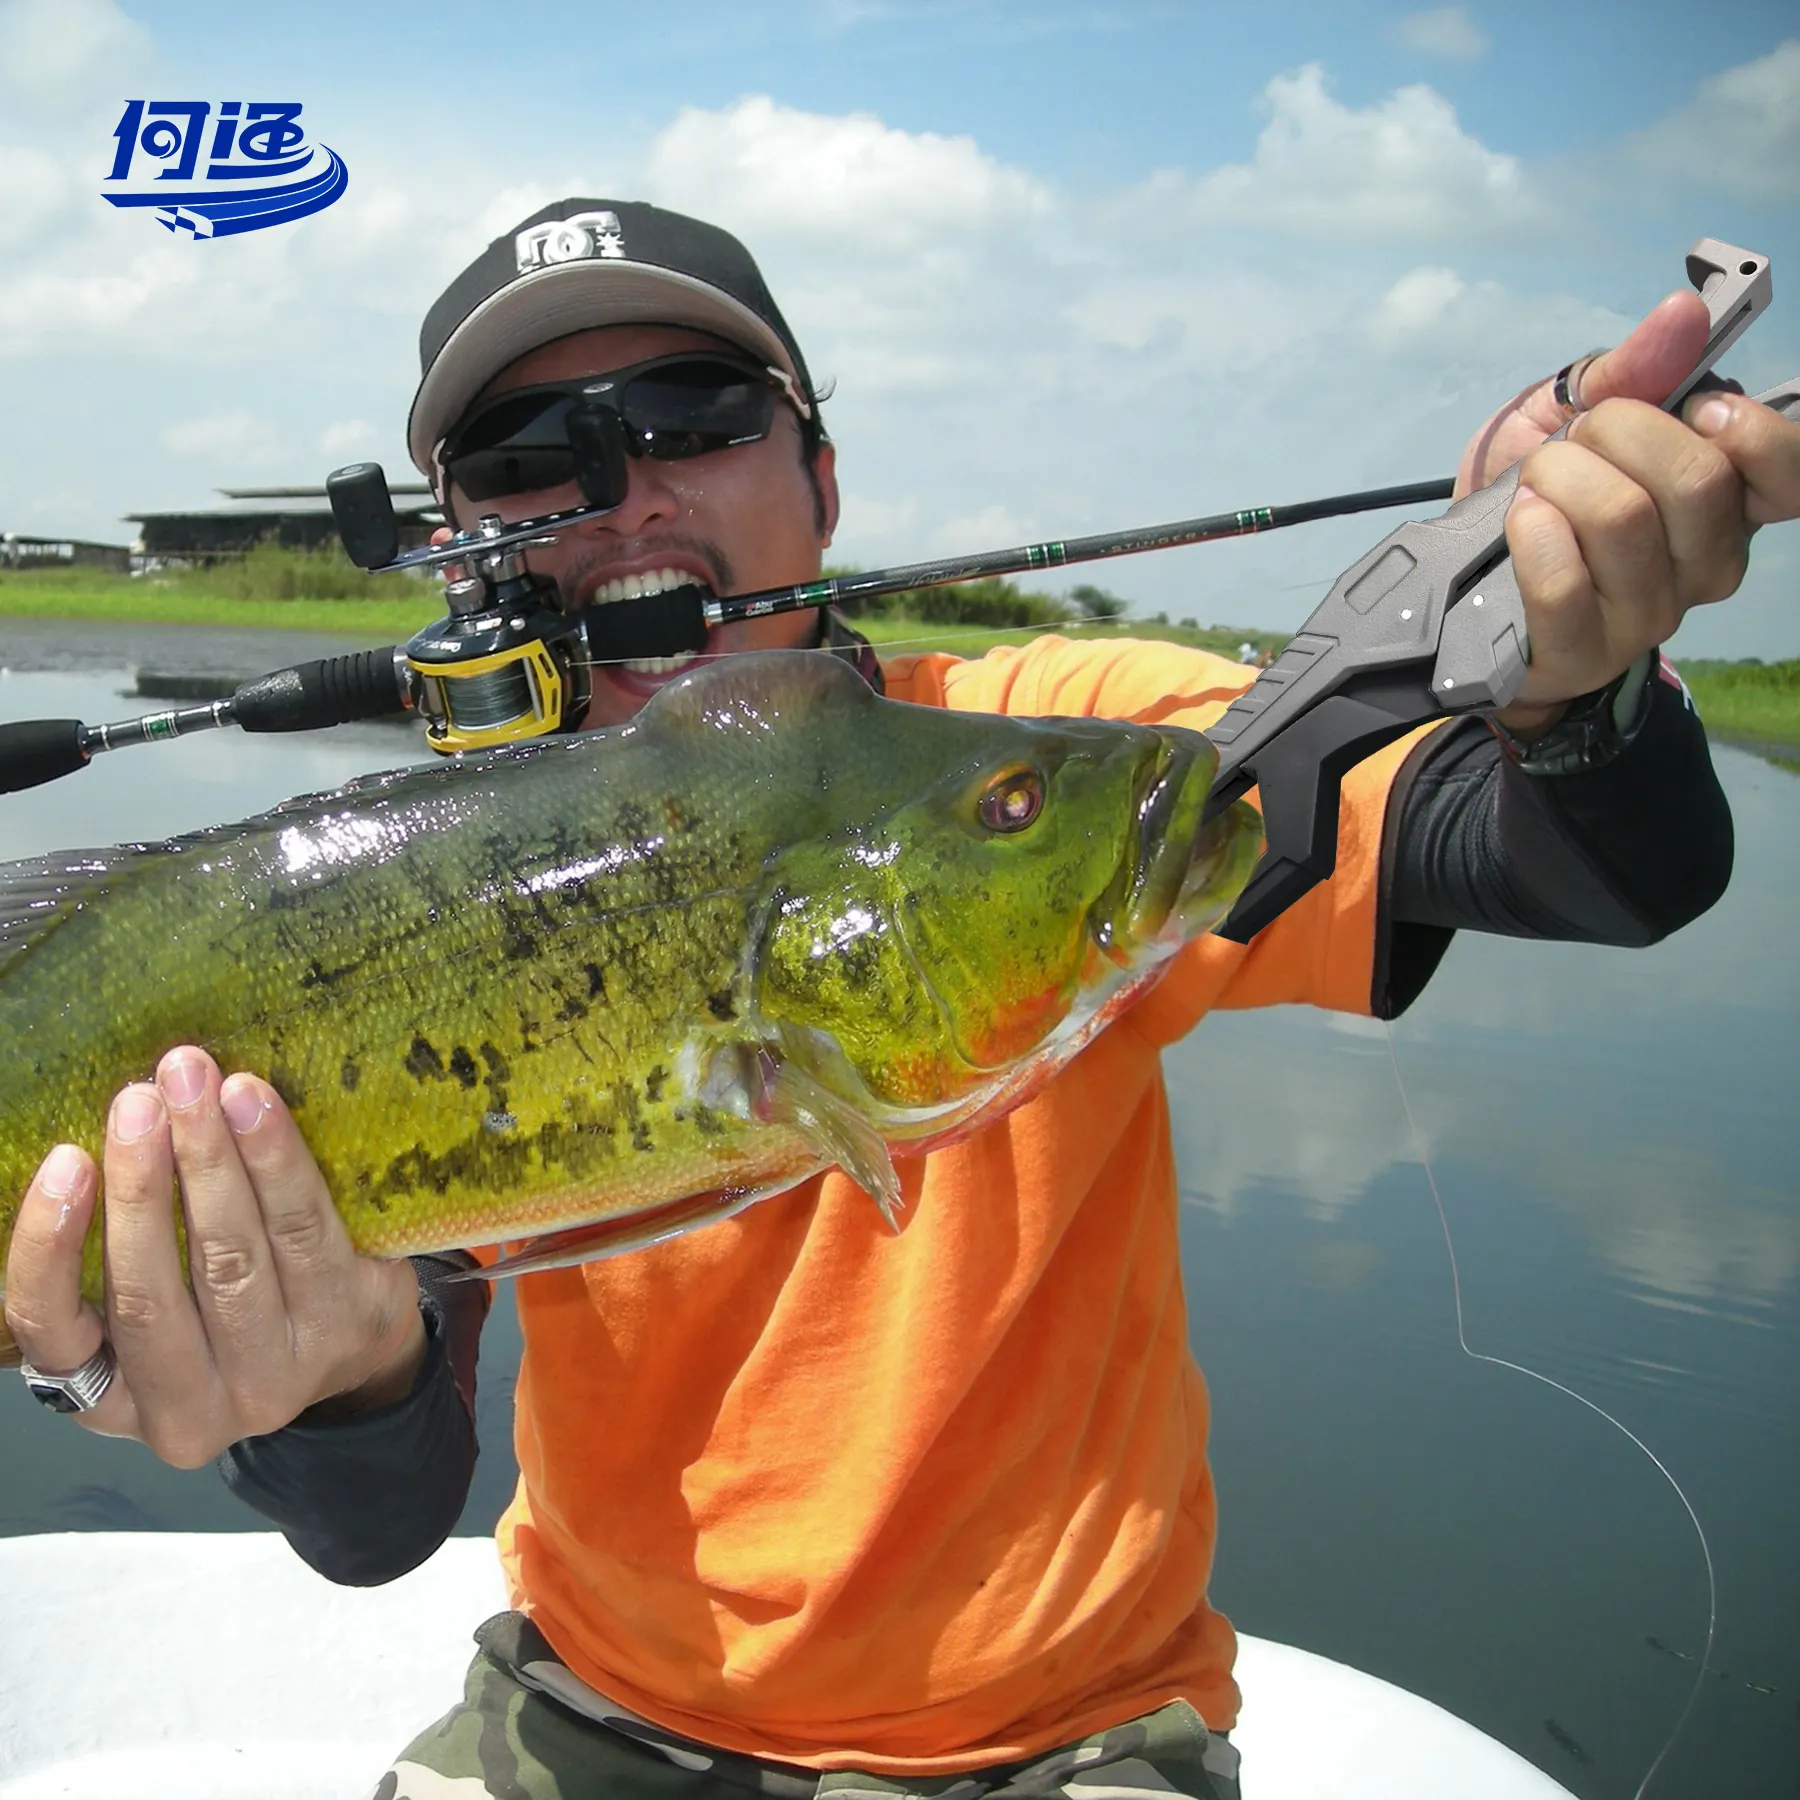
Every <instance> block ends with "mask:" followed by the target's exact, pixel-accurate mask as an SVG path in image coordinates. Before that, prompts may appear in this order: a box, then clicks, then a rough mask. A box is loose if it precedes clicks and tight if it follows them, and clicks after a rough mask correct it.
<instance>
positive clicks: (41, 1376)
mask: <svg viewBox="0 0 1800 1800" xmlns="http://www.w3.org/2000/svg"><path fill="white" fill-rule="evenodd" d="M118 1370H119V1359H118V1358H117V1357H116V1356H114V1355H113V1347H112V1345H111V1344H110V1343H108V1342H107V1341H106V1339H105V1338H102V1339H101V1340H100V1348H99V1349H98V1350H96V1351H95V1352H94V1354H93V1355H92V1356H90V1357H89V1358H88V1359H87V1361H86V1362H84V1363H83V1364H82V1365H81V1366H80V1367H79V1368H77V1369H71V1370H70V1371H69V1372H68V1373H67V1374H66V1375H50V1374H46V1373H45V1372H44V1370H42V1369H38V1368H33V1367H32V1365H31V1364H30V1363H20V1365H19V1373H20V1374H21V1375H22V1376H24V1378H25V1385H26V1387H27V1388H29V1389H30V1390H31V1397H32V1398H33V1399H34V1400H35V1401H37V1403H38V1405H40V1406H47V1407H49V1409H50V1410H51V1411H52V1412H59V1413H84V1412H92V1411H93V1410H94V1408H95V1407H96V1406H98V1405H99V1404H100V1399H101V1396H102V1395H103V1394H104V1393H105V1392H106V1390H107V1389H108V1388H109V1387H111V1386H112V1379H113V1376H114V1375H116V1374H117V1373H118Z"/></svg>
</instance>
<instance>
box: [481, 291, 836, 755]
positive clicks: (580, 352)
mask: <svg viewBox="0 0 1800 1800" xmlns="http://www.w3.org/2000/svg"><path fill="white" fill-rule="evenodd" d="M719 342H720V340H718V339H717V338H712V337H708V336H707V335H706V334H705V333H703V332H698V331H689V330H686V329H684V328H682V327H679V326H674V325H606V326H601V327H599V328H597V329H595V330H592V331H583V332H578V333H576V334H575V335H574V336H573V337H566V338H559V339H557V341H556V342H555V343H552V344H545V345H543V346H542V347H541V348H540V349H537V350H533V351H532V352H530V354H529V355H526V356H522V357H520V358H519V360H518V361H517V362H514V363H509V364H508V365H507V367H506V368H504V369H502V370H501V371H500V373H499V374H498V375H496V376H495V377H494V379H493V380H492V381H490V382H489V383H488V385H487V387H486V388H484V389H483V390H482V394H481V396H480V398H483V399H488V398H491V397H492V396H494V395H496V394H503V393H507V392H509V391H510V390H511V389H513V388H521V387H530V386H532V385H533V384H534V383H537V382H542V381H568V380H575V379H578V378H580V377H582V376H586V375H604V374H606V373H608V372H609V371H610V370H613V369H621V368H624V367H625V366H626V365H628V364H630V363H638V362H643V361H645V360H647V359H648V358H650V357H652V356H664V355H667V354H668V353H669V352H671V351H676V350H716V349H717V348H718V347H719ZM626 461H627V464H628V466H629V472H630V485H629V487H628V488H627V490H626V494H625V498H624V500H623V501H622V502H621V503H620V504H619V505H618V506H617V507H616V508H614V510H613V511H611V512H609V513H606V514H605V515H603V516H602V517H600V518H598V519H590V520H589V521H588V522H587V523H586V524H585V525H578V526H576V527H575V528H574V529H573V530H569V531H565V532H563V534H562V535H561V537H559V538H558V540H557V541H556V543H555V544H553V545H552V546H550V548H548V549H545V550H533V551H531V552H530V554H529V556H528V557H527V561H528V562H529V564H530V566H531V567H532V569H534V570H535V571H537V572H538V573H539V574H543V575H548V576H551V577H553V578H554V580H555V581H556V584H557V586H558V587H559V588H560V589H561V590H562V594H563V602H564V604H565V605H566V606H570V607H578V606H586V605H587V604H588V603H589V602H590V600H592V599H593V598H594V597H595V596H598V598H599V599H600V600H601V601H604V600H606V599H607V598H608V597H609V590H610V595H611V596H612V597H617V596H618V595H620V594H621V593H624V594H626V595H629V594H630V593H633V592H636V591H637V588H636V585H635V584H636V582H637V581H641V580H642V578H643V577H645V576H647V575H664V576H665V578H666V576H667V574H668V572H670V571H673V572H674V574H675V575H677V576H679V577H680V578H681V579H682V580H684V581H697V582H699V583H701V584H702V585H703V586H705V587H706V588H707V589H708V590H709V591H710V592H712V593H715V594H745V593H751V592H754V591H755V590H756V589H758V588H770V587H786V586H790V585H791V584H793V583H795V582H800V581H810V580H812V579H813V578H814V577H815V576H817V574H818V573H819V557H820V552H821V551H822V550H823V549H824V548H825V546H826V545H827V544H829V543H830V542H831V533H832V529H833V528H834V527H835V525H836V524H837V510H838V501H837V481H836V476H835V472H834V457H833V452H832V447H831V445H829V444H824V445H821V446H820V449H819V454H818V458H817V460H816V462H815V464H814V471H815V474H816V477H817V481H818V488H819V497H821V498H822V499H823V501H824V507H823V514H824V529H823V530H821V529H820V524H819V514H818V510H817V509H816V506H815V496H814V493H813V483H812V481H811V480H810V479H808V476H807V471H806V466H805V464H804V463H803V461H802V460H801V454H800V421H799V419H798V418H797V417H796V415H795V413H794V409H793V408H792V407H791V406H789V405H788V404H787V403H786V402H785V401H782V402H778V403H777V405H776V408H775V421H774V426H773V428H772V429H771V430H770V432H769V435H768V436H767V437H766V438H764V439H763V441H762V442H761V443H758V444H739V445H736V446H734V447H733V448H731V449H729V450H717V451H713V452H712V453H710V454H708V455H706V456H695V457H690V458H689V459H687V460H686V461H684V462H658V461H656V460H655V459H654V458H652V457H648V456H633V457H628V458H627V459H626ZM583 504H584V502H583V500H582V497H581V492H580V489H579V488H577V487H576V485H575V484H574V483H573V482H570V483H569V484H568V485H567V486H565V487H558V488H545V489H543V490H541V491H540V492H537V493H530V494H508V495H506V496H504V497H503V498H501V499H497V500H483V501H481V502H479V503H477V502H475V501H472V500H469V499H468V498H467V497H466V496H464V495H462V494H460V493H458V492H457V491H456V490H455V488H452V489H451V491H450V495H449V507H450V512H449V516H450V518H451V519H452V521H453V523H455V524H456V525H458V526H460V527H464V528H467V527H470V526H472V525H473V524H474V523H475V520H476V517H477V515H478V514H480V513H498V514H499V515H500V517H501V518H502V519H505V520H507V521H508V522H509V523H510V522H511V521H513V520H516V519H530V518H536V517H538V516H539V515H541V514H543V513H547V512H555V511H559V510H561V509H564V508H568V507H576V506H581V505H583ZM665 585H666V580H665ZM818 629H819V625H818V615H817V613H815V612H813V611H811V610H808V611H805V612H797V613H785V614H777V615H776V616H774V617H771V618H763V619H746V620H744V621H742V622H741V623H738V624H733V625H718V626H714V627H713V629H712V630H711V631H709V632H708V633H707V637H706V649H705V650H704V651H703V652H702V653H701V654H702V655H703V656H706V657H712V656H720V655H724V654H726V653H727V652H730V651H735V650H789V649H796V648H799V647H801V646H803V645H808V644H812V643H815V642H816V641H817V636H818ZM695 660H697V659H695V658H688V659H685V660H684V659H678V658H657V659H653V660H652V661H649V662H633V663H625V664H613V665H609V666H602V667H598V668H595V669H594V670H593V671H592V674H593V684H594V692H593V700H592V703H591V704H590V706H589V708H588V713H587V719H586V721H585V725H587V726H594V725H617V724H619V723H620V722H621V721H623V720H625V719H629V718H630V717H631V716H632V714H633V713H635V712H636V711H637V710H638V708H639V707H641V706H642V705H643V704H644V702H645V701H646V700H648V699H649V698H650V696H651V695H652V694H654V693H655V692H656V690H657V689H658V688H659V687H661V686H662V685H663V684H664V683H665V682H667V681H670V680H672V679H673V678H674V677H675V675H677V674H678V673H679V672H680V671H681V669H683V668H688V667H692V666H693V663H694V661H695Z"/></svg>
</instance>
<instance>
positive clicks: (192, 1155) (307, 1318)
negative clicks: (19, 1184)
mask: <svg viewBox="0 0 1800 1800" xmlns="http://www.w3.org/2000/svg"><path fill="white" fill-rule="evenodd" d="M95 1175H96V1170H95V1168H94V1164H93V1160H92V1158H90V1157H89V1156H87V1155H86V1154H85V1153H84V1152H82V1151H81V1150H78V1149H76V1148H75V1147H74V1146H73V1145H69V1144H64V1145H60V1146H58V1147H57V1148H56V1149H54V1150H52V1151H51V1153H50V1154H49V1155H48V1156H47V1157H46V1158H45V1159H44V1162H43V1164H42V1166H41V1167H40V1168H39V1170H38V1173H37V1175H36V1177H35V1179H34V1180H33V1181H32V1184H31V1186H30V1188H29V1189H28V1190H27V1191H26V1194H25V1198H24V1201H23V1203H22V1204H21V1206H20V1209H19V1216H18V1220H17V1222H16V1224H15V1226H14V1229H13V1238H12V1249H11V1253H10V1255H9V1257H8V1259H7V1268H6V1323H7V1327H8V1329H9V1330H10V1331H11V1332H12V1334H13V1336H14V1337H15V1338H16V1339H17V1340H18V1343H19V1347H20V1349H21V1350H22V1351H23V1352H24V1355H25V1357H26V1359H27V1360H28V1361H29V1362H31V1363H33V1364H34V1365H35V1366H36V1367H38V1368H40V1369H44V1370H47V1371H50V1372H52V1373H55V1372H60V1371H63V1370H67V1369H73V1368H75V1367H77V1366H78V1365H79V1364H81V1363H82V1362H84V1361H85V1360H86V1359H87V1358H88V1357H90V1356H92V1355H93V1353H94V1352H95V1350H97V1349H98V1348H99V1345H100V1341H101V1338H102V1335H104V1336H105V1337H106V1338H108V1339H110V1340H111V1342H112V1346H113V1349H114V1351H115V1353H116V1354H117V1357H118V1364H119V1367H118V1373H117V1374H116V1375H115V1376H114V1377H113V1381H112V1385H111V1386H110V1387H109V1388H108V1389H107V1390H106V1393H105V1394H104V1395H103V1396H102V1398H101V1400H100V1402H99V1404H98V1405H97V1406H96V1407H94V1409H93V1410H92V1411H91V1412H85V1413H82V1414H79V1415H77V1416H78V1417H79V1419H80V1421H81V1423H82V1424H84V1425H86V1426H88V1427H89V1429H90V1430H93V1431H97V1432H99V1433H101V1434H102V1435H104V1436H108V1437H132V1438H137V1439H139V1440H141V1441H142V1442H143V1443H146V1444H148V1445H149V1446H150V1448H151V1449H152V1450H153V1451H155V1452H156V1454H157V1455H158V1456H160V1457H161V1458H162V1459H163V1461H164V1462H168V1463H173V1464H175V1465H176V1466H177V1467H178V1468H197V1467H199V1466H200V1465H201V1464H203V1463H206V1462H209V1461H211V1460H212V1458H213V1457H215V1456H217V1455H218V1454H219V1453H220V1451H222V1450H224V1449H225V1448H226V1446H227V1445H230V1444H233V1443H236V1442H237V1440H238V1439H239V1438H243V1437H252V1436H258V1435H260V1434H262V1433H264V1432H270V1431H275V1430H278V1429H279V1428H280V1427H281V1426H283V1425H286V1424H288V1423H289V1422H290V1421H291V1420H293V1419H294V1418H295V1417H296V1416H298V1415H299V1414H300V1413H302V1412H304V1411H305V1410H306V1409H307V1408H308V1407H309V1406H313V1405H315V1404H316V1403H318V1402H319V1401H322V1400H327V1399H334V1398H335V1399H337V1400H338V1403H339V1405H340V1406H341V1407H342V1408H343V1409H344V1410H346V1411H351V1410H357V1409H360V1408H362V1407H366V1406H378V1405H382V1404H384V1403H386V1402H387V1401H389V1400H396V1399H400V1398H402V1397H403V1396H404V1395H405V1394H406V1392H407V1391H408V1389H409V1388H410V1387H411V1385H412V1381H413V1377H414V1376H415V1375H416V1374H417V1372H418V1369H419V1365H420V1362H421V1360H422V1359H423V1357H424V1353H425V1331H424V1325H423V1322H422V1321H421V1319H420V1317H419V1304H418V1284H417V1282H416V1280H415V1278H414V1275H413V1271H412V1265H411V1264H410V1263H408V1262H406V1261H405V1260H401V1261H398V1262H377V1261H374V1260H372V1259H370V1258H367V1257H360V1256H358V1255H357V1254H356V1252H355V1250H354V1249H353V1248H352V1247H351V1244H350V1239H349V1236H348V1234H347V1233H346V1232H345V1230H344V1224H343V1221H342V1220H341V1219H340V1218H339V1217H338V1214H337V1211H336V1209H335V1208H334V1207H333V1206H332V1204H331V1196H330V1195H329V1194H328V1193H327V1192H326V1190H325V1181H324V1178H323V1176H321V1175H320V1173H319V1168H318V1165H317V1164H316V1163H315V1162H314V1161H313V1159H312V1154H311V1152H310V1151H308V1149H307V1148H306V1145H305V1143H304V1142H303V1141H302V1140H301V1137H300V1134H299V1132H298V1131H297V1130H296V1129H295V1127H294V1122H293V1119H292V1118H291V1116H290V1115H289V1113H288V1111H287V1108H286V1107H284V1106H283V1105H282V1103H281V1101H280V1099H279V1098H278V1097H277V1096H276V1094H275V1092H274V1090H273V1089H272V1088H271V1087H270V1086H269V1085H268V1083H267V1082H264V1081H259V1080H258V1079H257V1078H256V1077H255V1076H252V1075H233V1076H232V1077H231V1078H230V1079H229V1080H228V1081H225V1082H223V1083H221V1081H220V1077H219V1069H218V1065H217V1064H215V1063H214V1062H213V1060H212V1058H211V1057H210V1056H208V1055H207V1054H206V1053H205V1052H204V1051H202V1050H197V1049H194V1048H192V1047H191V1046H189V1047H183V1048H181V1049H178V1050H172V1051H170V1052H169V1054H168V1055H167V1056H165V1057H164V1058H163V1060H162V1063H161V1065H160V1066H159V1067H158V1069H157V1072H156V1084H155V1086H150V1085H147V1084H145V1085H139V1086H134V1087H129V1088H126V1089H125V1090H124V1092H123V1093H121V1094H120V1095H119V1097H118V1099H117V1100H115V1101H114V1103H113V1109H112V1114H111V1117H110V1118H109V1120H108V1122H107V1132H106V1150H105V1175H106V1202H105V1205H106V1313H105V1317H104V1318H102V1317H101V1316H100V1314H99V1313H97V1312H96V1311H95V1309H94V1308H93V1307H92V1306H90V1305H89V1304H87V1302H86V1301H84V1300H83V1299H82V1297H81V1247H82V1240H83V1238H84V1237H85V1235H86V1233H87V1228H88V1224H89V1221H90V1220H91V1218H92V1216H93V1209H94V1200H95V1192H96V1186H95ZM177 1179H179V1181H180V1191H181V1198H182V1205H183V1212H184V1216H185V1221H186V1234H187V1259H188V1266H189V1268H190V1270H191V1273H192V1286H191V1288H190V1286H189V1284H188V1282H187V1281H186V1280H184V1279H183V1273H182V1259H181V1247H180V1244H179V1243H178V1240H177V1236H176V1229H175V1216H174V1208H173V1206H172V1205H171V1197H172V1194H173V1192H174V1183H175V1182H176V1180H177Z"/></svg>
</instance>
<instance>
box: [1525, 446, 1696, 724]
mask: <svg viewBox="0 0 1800 1800" xmlns="http://www.w3.org/2000/svg"><path fill="white" fill-rule="evenodd" d="M1524 474H1525V479H1526V482H1527V484H1528V485H1529V486H1530V487H1532V488H1533V489H1535V490H1536V493H1537V495H1538V497H1539V498H1540V499H1541V500H1547V501H1548V502H1549V503H1550V504H1551V505H1552V506H1554V507H1555V508H1556V509H1557V510H1558V511H1559V512H1561V513H1562V515H1563V516H1564V518H1565V519H1567V521H1568V522H1569V526H1570V529H1571V531H1572V532H1573V534H1574V538H1575V542H1576V543H1577V544H1578V545H1579V547H1580V561H1581V562H1582V564H1583V565H1585V568H1586V571H1587V575H1588V578H1589V579H1590V580H1591V581H1592V583H1593V587H1594V596H1595V600H1596V602H1597V603H1598V604H1599V606H1600V607H1601V609H1602V612H1603V614H1604V615H1605V616H1604V618H1603V619H1602V620H1600V621H1599V623H1600V626H1601V629H1602V631H1603V632H1604V633H1605V634H1606V635H1607V636H1609V637H1611V638H1614V639H1616V640H1617V644H1618V647H1619V649H1620V651H1621V653H1622V654H1623V657H1624V661H1625V662H1630V661H1631V659H1632V657H1634V656H1636V655H1637V654H1638V653H1639V652H1640V651H1641V650H1642V649H1643V647H1644V645H1645V644H1650V643H1661V642H1662V641H1663V639H1665V638H1667V637H1669V636H1670V635H1672V633H1673V632H1674V630H1675V627H1676V626H1677V625H1678V624H1680V623H1681V605H1680V600H1679V596H1678V594H1677V591H1676V581H1675V567H1674V564H1673V562H1672V561H1671V559H1670V556H1669V546H1668V540H1667V538H1666V536H1665V535H1664V532H1663V527H1662V521H1661V519H1660V517H1659V515H1658V513H1657V508H1656V501H1655V500H1654V499H1653V498H1652V496H1651V495H1650V494H1649V493H1648V492H1647V491H1646V490H1645V489H1644V488H1643V487H1642V486H1640V485H1639V483H1637V482H1636V481H1634V480H1632V478H1631V477H1630V476H1629V475H1627V474H1626V473H1625V472H1624V471H1623V470H1621V469H1619V468H1616V467H1615V466H1614V465H1613V464H1612V463H1610V462H1608V461H1607V460H1606V459H1605V458H1604V457H1601V456H1597V455H1595V454H1594V453H1593V452H1592V451H1591V450H1587V449H1584V448H1582V446H1580V445H1579V444H1569V443H1557V444H1545V445H1544V446H1543V447H1542V449H1539V450H1535V451H1533V452H1532V454H1531V456H1530V458H1529V459H1528V461H1527V462H1526V465H1525V470H1524ZM1523 574H1524V572H1523V571H1520V576H1521V585H1520V592H1521V593H1522V594H1526V596H1527V600H1528V602H1529V598H1530V596H1529V594H1528V592H1527V590H1526V588H1525V586H1524V581H1523ZM1527 617H1528V622H1529V614H1528V615H1527ZM1640 636H1641V638H1642V640H1643V641H1642V643H1639V642H1637V641H1636V640H1637V639H1638V638H1639V637H1640ZM1533 642H1534V644H1535V643H1536V642H1537V634H1536V633H1535V632H1534V634H1533ZM1612 673H1616V671H1613V672H1610V673H1608V674H1605V675H1602V676H1601V677H1600V681H1601V682H1602V683H1603V682H1605V681H1609V680H1611V678H1612ZM1577 691H1579V690H1577Z"/></svg>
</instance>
